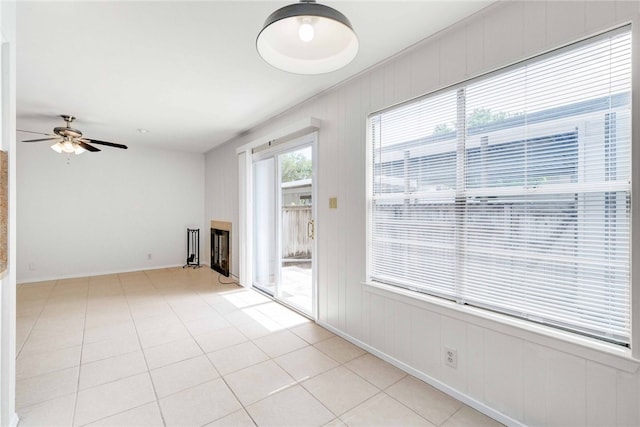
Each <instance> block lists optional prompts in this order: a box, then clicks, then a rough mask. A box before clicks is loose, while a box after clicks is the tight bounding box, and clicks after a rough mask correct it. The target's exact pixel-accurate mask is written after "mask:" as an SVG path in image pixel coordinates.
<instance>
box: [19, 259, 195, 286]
mask: <svg viewBox="0 0 640 427" xmlns="http://www.w3.org/2000/svg"><path fill="white" fill-rule="evenodd" d="M183 265H184V264H175V265H163V266H154V267H147V268H131V269H126V270H110V271H99V272H95V273H91V274H88V273H84V274H80V275H77V274H76V275H73V274H69V275H63V276H55V277H53V276H51V277H38V278H35V279H29V280H26V281H19V282H17V284H18V285H27V284H29V283H37V282H47V281H50V280H64V279H77V278H81V277H93V276H105V275H108V274H119V273H135V272H137V271H149V270H162V269H164V268H177V267H182V266H183ZM201 265H203V264H201Z"/></svg>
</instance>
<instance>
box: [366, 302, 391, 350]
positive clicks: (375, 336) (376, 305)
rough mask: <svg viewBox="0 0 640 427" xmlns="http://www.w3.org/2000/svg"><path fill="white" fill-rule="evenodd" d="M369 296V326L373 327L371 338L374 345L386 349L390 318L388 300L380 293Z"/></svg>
mask: <svg viewBox="0 0 640 427" xmlns="http://www.w3.org/2000/svg"><path fill="white" fill-rule="evenodd" d="M369 298H370V299H369V327H370V328H371V329H370V336H369V339H370V341H371V345H372V346H373V347H375V348H378V349H380V350H382V351H386V349H387V346H386V342H385V338H386V328H387V323H388V319H387V314H386V304H385V303H386V301H387V300H386V298H383V297H381V296H380V295H378V294H370V297H369Z"/></svg>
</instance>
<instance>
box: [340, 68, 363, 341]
mask: <svg viewBox="0 0 640 427" xmlns="http://www.w3.org/2000/svg"><path fill="white" fill-rule="evenodd" d="M365 83H368V81H367V80H356V81H354V82H352V83H351V84H349V85H348V86H347V87H346V94H345V101H346V105H345V110H346V114H345V122H346V124H347V129H346V140H345V142H344V149H345V159H354V160H351V161H347V162H345V177H346V179H345V180H344V196H343V197H344V199H345V200H348V201H349V202H348V203H344V204H342V205H338V206H339V207H341V208H342V209H343V211H344V223H345V225H346V227H347V229H348V230H351V232H350V233H342V234H343V235H344V238H345V245H344V249H345V291H346V293H345V306H346V307H349V309H348V310H346V309H345V331H346V332H347V333H348V334H349V335H351V336H353V337H357V338H360V337H361V324H362V285H361V282H362V280H363V279H364V274H363V273H364V271H363V268H362V267H363V266H364V265H365V264H364V263H365V256H364V255H365V235H364V231H365V229H364V221H362V218H364V216H365V214H366V212H365V211H364V210H363V209H362V207H363V206H364V202H365V194H364V193H363V192H362V191H361V189H362V188H363V186H364V179H365V158H364V148H365V143H364V141H365V138H364V131H365V124H364V120H362V119H361V117H363V115H364V112H365V111H366V110H365V109H363V107H362V101H361V99H360V98H361V96H362V95H363V90H362V86H363V85H364V84H365ZM367 103H368V101H367ZM367 107H368V105H367ZM356 159H360V160H359V161H358V160H356Z"/></svg>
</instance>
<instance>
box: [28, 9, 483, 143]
mask: <svg viewBox="0 0 640 427" xmlns="http://www.w3.org/2000/svg"><path fill="white" fill-rule="evenodd" d="M293 2H294V1H293V0H291V1H282V2H272V1H199V2H187V1H170V2H167V1H142V2H130V1H107V2H98V1H84V2H83V1H72V2H51V1H48V2H32V1H25V2H18V7H17V40H18V42H17V51H16V54H17V127H18V129H28V130H33V131H38V132H51V130H52V129H53V127H54V126H62V125H63V124H64V123H63V121H62V120H61V119H60V118H58V117H57V115H59V114H71V115H75V116H76V117H78V120H77V121H76V122H75V123H74V125H75V127H76V128H78V129H80V130H81V131H83V132H84V135H85V136H87V137H89V138H95V139H101V140H106V141H112V142H118V143H123V144H127V145H129V146H130V147H132V146H136V145H145V146H152V147H157V148H167V149H177V150H183V151H190V152H206V151H207V150H209V149H211V148H213V147H214V146H216V145H218V144H221V143H223V142H225V141H227V140H229V139H230V138H232V137H233V136H235V135H237V134H238V133H240V132H242V131H244V130H247V129H249V128H251V127H252V126H254V125H256V124H259V123H260V122H263V121H264V120H266V119H268V118H270V117H273V116H274V115H276V114H278V113H280V112H282V111H284V110H286V109H287V108H290V107H292V106H294V105H296V104H297V103H299V102H301V101H303V100H305V99H307V98H309V97H311V96H313V95H315V94H317V93H318V92H321V91H323V90H325V89H327V88H329V87H331V86H333V85H335V84H336V83H338V82H340V81H342V80H344V79H346V78H348V77H350V76H352V75H354V74H357V73H358V72H360V71H362V70H364V69H366V68H368V67H371V66H372V65H374V64H376V63H377V62H380V61H381V60H383V59H385V58H387V57H389V56H391V55H393V54H394V53H396V52H398V51H400V50H402V49H404V48H406V47H408V46H410V45H412V44H414V43H416V42H418V41H419V40H421V39H423V38H425V37H427V36H429V35H431V34H433V33H435V32H437V31H439V30H441V29H443V28H445V27H447V26H449V25H451V24H452V23H454V22H456V21H458V20H460V19H463V18H464V17H466V16H468V15H470V14H472V13H474V12H476V11H478V10H480V9H482V8H483V7H486V6H487V5H488V4H489V3H491V1H488V0H486V1H480V0H476V1H385V2H383V1H367V2H364V1H327V2H323V3H324V4H327V5H329V6H332V7H334V8H336V9H338V10H340V11H341V12H342V13H344V14H345V15H346V16H347V17H348V18H349V19H350V21H351V23H352V24H353V26H354V29H355V30H356V33H357V34H358V37H359V41H360V51H359V53H358V56H357V57H356V59H355V60H354V61H353V62H352V63H351V64H349V65H348V66H347V67H345V68H343V69H342V70H339V71H336V72H333V73H329V74H325V75H319V76H301V75H295V74H289V73H285V72H282V71H279V70H277V69H274V68H272V67H271V66H269V65H267V64H266V63H264V62H263V61H262V59H261V58H260V57H259V55H258V54H257V52H256V49H255V37H256V35H257V34H258V32H259V31H260V29H261V27H262V24H263V22H264V20H265V19H266V17H267V16H268V15H269V14H270V13H271V12H273V11H274V10H276V9H278V8H280V7H283V6H285V5H287V4H290V3H293ZM140 128H142V129H147V130H148V131H149V132H148V133H146V134H141V133H140V132H138V129H140ZM31 137H33V135H31ZM22 139H30V135H29V134H24V133H19V134H18V140H22ZM43 144H46V143H43ZM107 149H108V148H107Z"/></svg>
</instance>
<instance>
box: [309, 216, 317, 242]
mask: <svg viewBox="0 0 640 427" xmlns="http://www.w3.org/2000/svg"><path fill="white" fill-rule="evenodd" d="M315 235H316V226H315V223H314V222H313V220H312V219H310V220H309V222H307V237H309V238H310V239H315Z"/></svg>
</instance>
